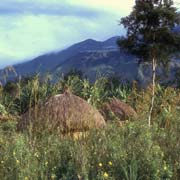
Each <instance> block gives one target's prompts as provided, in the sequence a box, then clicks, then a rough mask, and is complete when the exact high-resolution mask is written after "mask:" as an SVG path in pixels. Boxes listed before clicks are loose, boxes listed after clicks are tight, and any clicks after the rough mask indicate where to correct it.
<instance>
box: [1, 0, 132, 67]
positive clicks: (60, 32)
mask: <svg viewBox="0 0 180 180" xmlns="http://www.w3.org/2000/svg"><path fill="white" fill-rule="evenodd" d="M9 2H10V0H6V1H5V0H2V2H1V5H0V8H1V7H2V5H3V3H6V4H5V6H6V7H8V6H7V5H8V3H9ZM17 2H18V3H23V5H25V2H29V1H27V0H26V1H25V0H11V3H17ZM31 3H32V7H37V6H34V4H33V3H35V4H37V3H38V4H39V5H41V6H43V7H46V8H47V7H48V6H49V7H53V5H56V6H57V5H58V4H59V5H60V4H61V6H62V7H63V3H65V4H66V5H67V4H69V5H70V7H74V8H79V10H80V9H82V10H83V9H84V10H86V9H88V10H92V13H94V15H92V16H87V14H86V13H85V14H86V15H85V14H84V16H83V13H82V12H80V11H79V10H78V11H74V12H73V13H71V12H69V13H68V12H67V13H65V14H64V15H62V13H61V15H58V14H53V15H49V14H48V13H47V14H45V13H43V14H38V15H37V14H33V12H31V13H30V12H29V13H22V12H21V13H19V14H15V15H13V14H9V13H7V14H4V15H3V16H0V42H1V43H0V67H2V66H4V65H7V64H11V63H14V62H18V61H21V60H24V59H29V58H31V57H35V56H38V55H40V54H42V53H45V52H49V51H53V50H57V49H62V48H63V47H67V46H68V45H70V44H73V43H75V42H78V41H81V40H84V39H86V38H94V39H97V40H104V39H106V38H109V37H111V36H113V35H118V34H121V29H120V27H119V26H118V20H119V19H120V16H121V15H122V14H123V15H126V14H128V13H129V10H130V8H131V6H132V5H133V1H132V0H127V1H126V2H125V1H123V0H111V1H109V0H98V1H95V0H78V1H74V0H64V1H63V2H62V1H59V0H51V1H49V0H31ZM66 7H67V6H66ZM32 9H33V8H32ZM67 9H68V8H67ZM68 10H69V11H70V9H68ZM79 13H82V14H79ZM3 59H4V60H3Z"/></svg>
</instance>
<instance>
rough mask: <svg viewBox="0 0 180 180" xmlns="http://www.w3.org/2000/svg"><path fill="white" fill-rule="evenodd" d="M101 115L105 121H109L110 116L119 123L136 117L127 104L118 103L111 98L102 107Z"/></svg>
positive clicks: (117, 100)
mask: <svg viewBox="0 0 180 180" xmlns="http://www.w3.org/2000/svg"><path fill="white" fill-rule="evenodd" d="M101 113H102V114H103V116H104V118H105V119H106V120H109V118H110V117H109V116H110V114H111V115H113V116H115V117H116V118H118V119H119V120H121V121H125V120H128V119H129V118H135V117H136V116H137V114H136V112H135V110H134V109H133V108H132V107H131V106H130V105H128V104H126V103H124V102H122V101H120V100H119V99H117V98H112V99H111V100H110V101H109V102H107V103H105V104H104V105H103V106H102V109H101Z"/></svg>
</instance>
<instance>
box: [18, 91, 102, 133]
mask: <svg viewBox="0 0 180 180" xmlns="http://www.w3.org/2000/svg"><path fill="white" fill-rule="evenodd" d="M30 123H31V125H32V126H33V127H34V128H36V126H38V127H39V126H40V127H43V126H44V125H46V127H48V129H50V130H54V129H57V128H58V129H60V130H61V132H63V133H66V132H81V131H86V130H89V129H91V128H102V127H104V126H105V121H104V118H103V116H102V115H101V114H100V113H99V112H98V111H97V110H96V109H94V108H93V107H92V106H91V105H89V104H88V103H87V102H86V101H85V100H83V99H81V98H80V97H78V96H75V95H73V94H71V93H68V92H65V93H64V94H59V95H56V96H53V97H51V98H50V99H49V100H48V101H47V103H46V104H45V105H43V106H41V107H35V108H33V109H30V110H29V111H28V112H27V113H25V114H24V115H23V116H22V120H21V121H20V123H19V125H18V126H19V127H20V128H21V129H24V128H26V127H27V126H28V124H30Z"/></svg>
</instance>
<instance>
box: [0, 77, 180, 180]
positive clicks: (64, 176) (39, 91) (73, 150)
mask: <svg viewBox="0 0 180 180" xmlns="http://www.w3.org/2000/svg"><path fill="white" fill-rule="evenodd" d="M75 79H76V83H75V84H74V83H72V82H75V81H70V80H68V83H67V82H66V81H65V82H59V83H57V84H55V85H52V84H50V83H49V82H48V81H45V82H42V81H40V80H39V78H38V76H35V77H33V78H32V79H29V80H27V81H26V82H23V81H21V82H18V84H15V86H14V85H13V86H12V87H11V88H15V89H14V90H13V91H7V89H6V86H5V87H4V88H3V89H2V91H0V93H1V94H0V104H1V106H0V108H1V110H0V114H1V116H7V120H6V121H0V179H2V180H12V179H13V180H16V179H17V180H28V179H30V180H36V179H37V180H50V179H57V180H59V179H61V180H105V179H110V180H121V179H122V180H137V179H138V180H162V179H166V180H168V179H172V180H178V179H180V172H179V171H180V140H179V137H180V111H179V106H180V92H179V90H178V89H173V88H170V87H167V88H163V87H161V86H159V85H158V86H157V87H156V100H155V102H156V103H155V108H154V111H153V125H152V127H151V128H149V127H148V126H147V112H148V107H149V106H148V105H147V104H148V103H149V100H150V94H151V93H150V92H151V87H149V88H147V89H144V90H139V89H137V88H136V87H134V88H128V87H125V86H121V85H118V86H112V85H110V84H111V83H109V82H108V81H107V80H102V79H101V80H99V82H96V83H95V84H90V83H89V82H88V81H87V80H81V79H77V78H75ZM102 81H103V82H102ZM104 81H105V82H104ZM78 83H80V84H81V85H82V86H79V85H78ZM64 85H66V86H70V88H71V89H72V91H73V92H75V93H76V95H79V96H81V97H83V98H84V99H86V100H87V101H89V103H92V104H93V105H94V106H96V107H97V108H98V107H99V106H100V105H101V103H103V102H104V101H106V99H108V98H110V97H117V98H119V99H121V100H124V101H125V102H128V103H129V104H131V105H132V106H133V107H134V108H135V109H136V111H137V113H138V118H137V119H136V120H134V121H133V120H132V121H130V122H128V123H126V124H124V125H123V126H118V123H116V122H112V123H111V124H108V125H107V126H106V127H105V128H104V129H101V130H97V129H96V130H95V129H92V130H90V131H89V132H88V133H87V134H86V135H82V136H81V137H78V138H72V137H70V136H68V135H62V134H60V133H59V132H58V129H54V131H49V129H48V125H47V126H46V128H44V129H42V128H41V131H40V132H39V131H37V132H35V131H32V129H31V126H29V128H28V129H27V130H24V131H17V122H18V118H19V116H20V115H21V114H23V113H24V112H26V111H27V110H28V109H29V108H31V107H32V106H33V107H36V106H37V105H38V104H39V103H43V102H45V101H46V100H47V99H48V98H49V97H50V96H52V95H54V94H57V93H59V92H63V88H64ZM79 87H81V88H82V91H79ZM36 113H38V108H37V112H36ZM10 116H12V117H14V118H13V120H10V118H9V119H8V117H10Z"/></svg>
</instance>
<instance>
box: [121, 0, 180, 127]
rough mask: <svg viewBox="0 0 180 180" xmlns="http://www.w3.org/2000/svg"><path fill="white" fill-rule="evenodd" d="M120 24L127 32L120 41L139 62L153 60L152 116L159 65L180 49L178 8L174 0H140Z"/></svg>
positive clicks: (167, 60)
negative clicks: (176, 30)
mask: <svg viewBox="0 0 180 180" xmlns="http://www.w3.org/2000/svg"><path fill="white" fill-rule="evenodd" d="M120 24H122V25H124V27H125V28H126V29H127V36H126V37H124V38H121V39H119V41H118V45H119V46H120V47H121V48H124V49H126V50H128V51H129V52H130V53H132V54H135V55H136V56H137V57H138V58H139V62H140V63H141V62H145V61H148V62H151V63H152V98H151V105H150V110H149V116H148V124H149V126H150V125H151V118H152V117H151V116H152V111H153V106H154V98H155V80H156V67H157V65H159V64H162V65H164V66H165V65H168V63H169V61H170V58H171V57H172V54H173V53H174V52H175V51H179V50H180V34H179V33H176V32H175V31H173V30H174V28H175V27H176V26H178V25H179V24H180V20H179V13H178V9H177V8H176V7H174V4H173V1H172V0H136V1H135V6H134V7H133V10H132V12H131V13H130V15H129V16H127V17H124V18H122V19H121V22H120Z"/></svg>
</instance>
